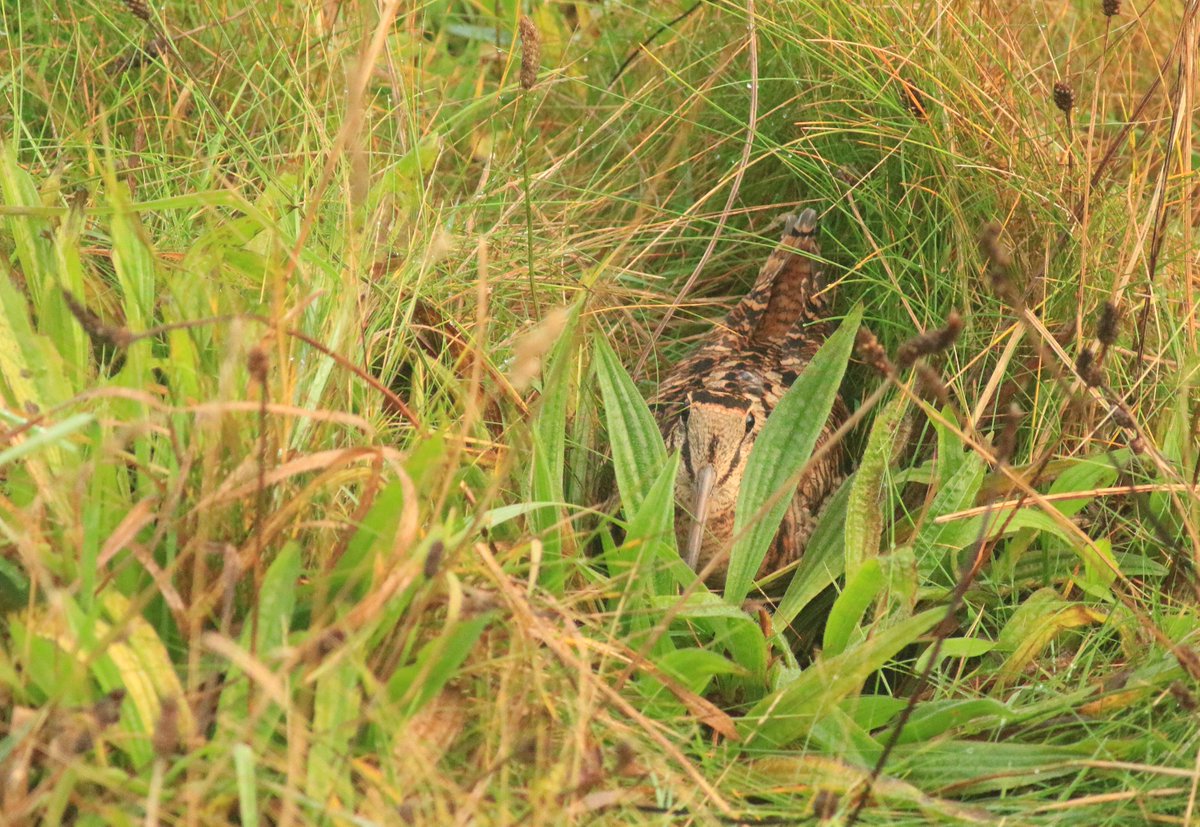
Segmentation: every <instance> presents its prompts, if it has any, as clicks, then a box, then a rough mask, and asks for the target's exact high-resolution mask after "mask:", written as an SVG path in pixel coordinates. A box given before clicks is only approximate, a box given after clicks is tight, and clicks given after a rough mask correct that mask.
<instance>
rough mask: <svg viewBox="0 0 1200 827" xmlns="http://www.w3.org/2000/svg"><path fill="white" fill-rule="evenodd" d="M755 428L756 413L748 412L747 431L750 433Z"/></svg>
mask: <svg viewBox="0 0 1200 827" xmlns="http://www.w3.org/2000/svg"><path fill="white" fill-rule="evenodd" d="M753 430H754V414H752V413H748V414H746V433H750V432H751V431H753Z"/></svg>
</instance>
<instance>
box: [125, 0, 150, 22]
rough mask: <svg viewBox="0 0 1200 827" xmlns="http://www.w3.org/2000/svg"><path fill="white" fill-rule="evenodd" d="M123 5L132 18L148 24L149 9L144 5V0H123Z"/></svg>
mask: <svg viewBox="0 0 1200 827" xmlns="http://www.w3.org/2000/svg"><path fill="white" fill-rule="evenodd" d="M124 3H125V8H127V9H129V13H130V14H132V15H133V16H134V17H136V18H138V19H139V20H144V21H145V22H147V23H149V22H150V7H149V6H147V5H146V0H124Z"/></svg>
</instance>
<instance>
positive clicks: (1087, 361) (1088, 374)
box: [1075, 347, 1104, 388]
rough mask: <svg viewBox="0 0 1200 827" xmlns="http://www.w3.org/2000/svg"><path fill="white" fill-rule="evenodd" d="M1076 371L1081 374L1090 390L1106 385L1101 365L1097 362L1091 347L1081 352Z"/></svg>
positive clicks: (1077, 358)
mask: <svg viewBox="0 0 1200 827" xmlns="http://www.w3.org/2000/svg"><path fill="white" fill-rule="evenodd" d="M1075 371H1076V372H1077V373H1078V374H1079V378H1080V379H1082V380H1083V381H1084V382H1085V383H1087V386H1088V387H1089V388H1099V387H1102V386H1103V385H1104V374H1103V373H1102V372H1101V371H1100V364H1099V363H1098V362H1097V361H1096V354H1095V353H1093V352H1092V349H1091V348H1090V347H1085V348H1084V349H1083V350H1081V351H1079V356H1077V357H1076V359H1075Z"/></svg>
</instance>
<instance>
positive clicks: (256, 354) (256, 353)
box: [246, 346, 271, 385]
mask: <svg viewBox="0 0 1200 827" xmlns="http://www.w3.org/2000/svg"><path fill="white" fill-rule="evenodd" d="M270 365H271V362H270V359H269V358H268V357H267V352H266V351H265V350H263V349H262V348H261V347H258V346H255V347H252V348H250V352H249V353H247V354H246V372H247V373H249V374H250V377H251V378H252V379H253V380H254V381H255V382H257V383H258V384H260V385H265V384H267V370H268V368H269V367H270Z"/></svg>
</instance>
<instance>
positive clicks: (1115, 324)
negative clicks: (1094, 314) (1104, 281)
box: [1096, 302, 1121, 347]
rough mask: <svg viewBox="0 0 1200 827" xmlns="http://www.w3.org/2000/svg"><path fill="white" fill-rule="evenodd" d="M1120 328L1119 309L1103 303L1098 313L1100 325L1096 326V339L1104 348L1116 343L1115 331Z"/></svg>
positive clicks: (1108, 303) (1111, 303)
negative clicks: (1102, 307)
mask: <svg viewBox="0 0 1200 827" xmlns="http://www.w3.org/2000/svg"><path fill="white" fill-rule="evenodd" d="M1120 326H1121V309H1120V308H1119V307H1117V306H1116V304H1114V303H1113V302H1105V303H1104V310H1102V311H1101V312H1100V323H1099V324H1098V325H1096V338H1097V339H1099V340H1100V344H1102V345H1104V346H1105V347H1111V346H1112V344H1113V342H1115V341H1117V330H1118V328H1120Z"/></svg>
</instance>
